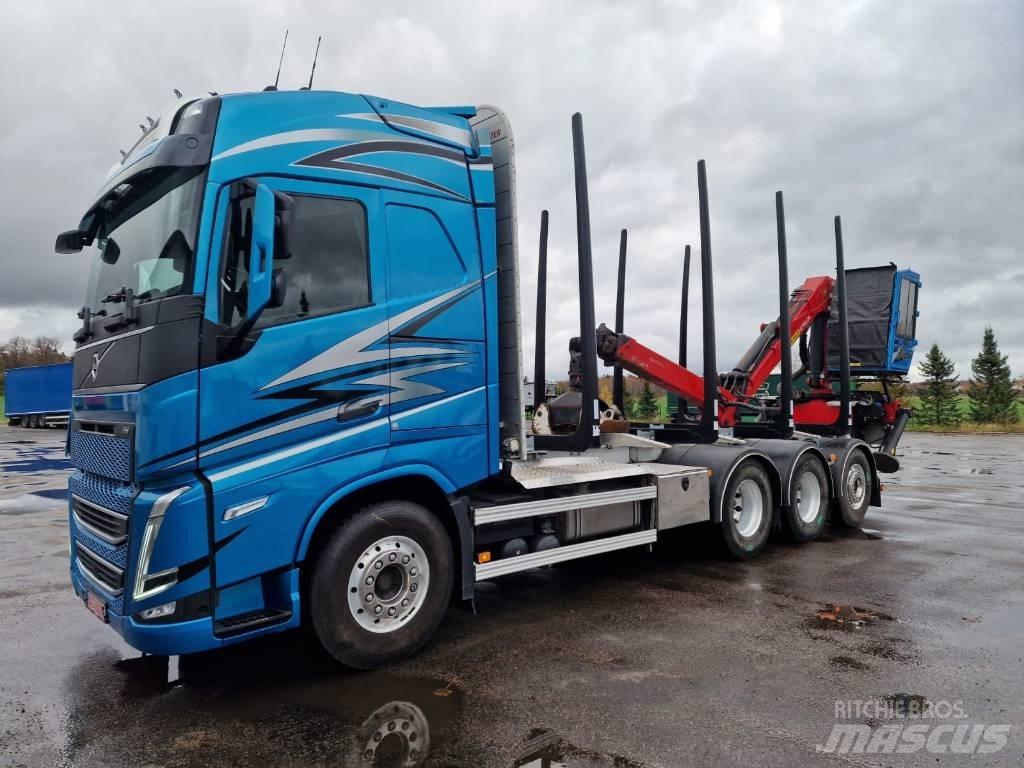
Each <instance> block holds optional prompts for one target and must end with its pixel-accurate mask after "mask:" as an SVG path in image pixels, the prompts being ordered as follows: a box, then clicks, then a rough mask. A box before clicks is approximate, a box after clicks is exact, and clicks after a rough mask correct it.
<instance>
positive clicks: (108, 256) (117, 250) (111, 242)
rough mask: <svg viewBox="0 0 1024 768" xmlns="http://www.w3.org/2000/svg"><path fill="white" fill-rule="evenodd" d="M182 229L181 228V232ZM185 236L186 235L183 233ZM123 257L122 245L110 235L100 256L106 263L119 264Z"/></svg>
mask: <svg viewBox="0 0 1024 768" xmlns="http://www.w3.org/2000/svg"><path fill="white" fill-rule="evenodd" d="M180 231H181V230H179V232H180ZM182 237H184V235H182ZM120 257H121V246H119V245H118V244H117V241H116V240H115V239H114V238H112V237H108V238H107V240H106V242H105V243H104V245H103V253H102V254H101V256H100V258H101V259H103V263H104V264H117V260H118V259H119V258H120Z"/></svg>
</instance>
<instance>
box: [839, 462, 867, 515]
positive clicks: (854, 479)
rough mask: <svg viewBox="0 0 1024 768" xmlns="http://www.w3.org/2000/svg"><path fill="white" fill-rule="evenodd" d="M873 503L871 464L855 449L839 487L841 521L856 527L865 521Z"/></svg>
mask: <svg viewBox="0 0 1024 768" xmlns="http://www.w3.org/2000/svg"><path fill="white" fill-rule="evenodd" d="M870 503H871V466H870V464H868V460H867V458H865V456H864V453H863V452H862V451H854V452H853V454H852V455H851V456H850V458H849V459H847V461H846V468H845V469H844V470H843V481H842V487H841V488H840V489H839V522H840V523H842V524H843V525H845V526H846V527H848V528H856V527H858V526H859V525H860V524H861V523H862V522H864V515H866V514H867V512H868V505H869V504H870Z"/></svg>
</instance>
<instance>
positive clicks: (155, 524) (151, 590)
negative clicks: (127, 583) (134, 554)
mask: <svg viewBox="0 0 1024 768" xmlns="http://www.w3.org/2000/svg"><path fill="white" fill-rule="evenodd" d="M189 488H191V486H189V485H186V486H183V487H181V488H175V489H174V490H173V491H169V492H168V493H165V494H164V495H163V496H161V497H160V498H158V499H157V500H156V502H155V503H154V504H153V509H152V510H150V512H149V519H148V520H147V521H146V530H145V531H144V532H143V534H142V548H141V550H140V551H139V565H138V568H136V569H135V590H134V591H133V592H132V598H133V599H134V600H145V599H146V598H147V597H152V596H153V595H158V594H160V593H161V592H163V591H164V590H166V589H170V588H171V587H173V586H174V585H175V584H177V583H178V569H177V568H168V569H167V570H166V571H159V572H158V573H150V572H149V561H150V560H151V559H152V558H153V547H154V546H155V545H156V537H157V535H158V534H159V533H160V526H161V525H163V523H164V513H165V512H166V511H167V508H168V507H169V506H171V502H173V501H174V500H175V499H176V498H178V497H179V496H181V495H182V494H183V493H185V491H187V490H189Z"/></svg>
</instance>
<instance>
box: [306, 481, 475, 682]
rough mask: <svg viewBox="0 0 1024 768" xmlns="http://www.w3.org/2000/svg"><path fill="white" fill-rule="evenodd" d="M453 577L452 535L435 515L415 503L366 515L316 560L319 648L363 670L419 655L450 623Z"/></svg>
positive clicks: (376, 508)
mask: <svg viewBox="0 0 1024 768" xmlns="http://www.w3.org/2000/svg"><path fill="white" fill-rule="evenodd" d="M454 570H455V569H454V564H453V555H452V547H451V542H450V541H449V539H448V534H447V533H446V532H445V529H444V526H442V525H441V523H440V521H439V520H438V519H437V517H436V516H434V515H433V514H431V512H430V511H429V510H427V509H425V508H424V507H422V506H420V505H419V504H414V503H412V502H408V501H385V502H380V503H377V504H372V505H370V506H369V507H366V508H365V509H363V510H362V511H361V512H359V513H358V514H356V515H355V516H354V517H352V518H350V519H348V520H347V521H345V523H344V524H343V525H342V526H341V527H339V528H338V529H337V530H336V531H335V532H334V534H333V535H332V536H331V538H330V539H329V541H328V542H327V545H326V546H325V547H324V549H323V551H322V552H321V554H320V557H319V558H318V560H317V563H316V567H315V570H314V573H313V583H312V586H311V590H310V592H311V614H312V617H313V626H314V627H315V629H316V633H317V636H318V637H319V638H320V642H321V643H322V644H323V646H324V648H326V649H327V651H328V652H329V653H330V654H331V655H332V656H334V658H336V659H337V660H338V661H340V662H342V663H343V664H345V665H347V666H350V667H354V668H356V669H376V668H377V667H381V666H384V665H385V664H388V663H390V662H392V661H396V660H398V659H401V658H404V657H406V656H409V655H411V654H413V653H415V652H416V651H418V650H419V649H420V648H421V647H422V646H423V645H424V644H425V643H426V642H427V640H428V639H429V638H430V636H431V635H432V634H433V633H434V630H436V629H437V626H438V624H440V623H441V619H442V618H443V617H444V613H445V610H446V609H447V607H448V601H449V598H450V596H451V592H452V583H453V581H454Z"/></svg>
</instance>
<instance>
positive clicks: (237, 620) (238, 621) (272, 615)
mask: <svg viewBox="0 0 1024 768" xmlns="http://www.w3.org/2000/svg"><path fill="white" fill-rule="evenodd" d="M291 617H292V612H291V611H284V610H276V609H273V608H263V609H260V610H258V611H247V612H246V613H240V614H238V615H237V616H228V617H227V618H226V619H218V620H216V621H214V622H213V633H214V634H215V635H217V637H229V636H231V635H240V634H242V633H243V632H250V631H252V630H254V629H259V628H260V627H265V626H268V625H270V624H277V623H279V622H284V621H287V620H288V619H290V618H291Z"/></svg>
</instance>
